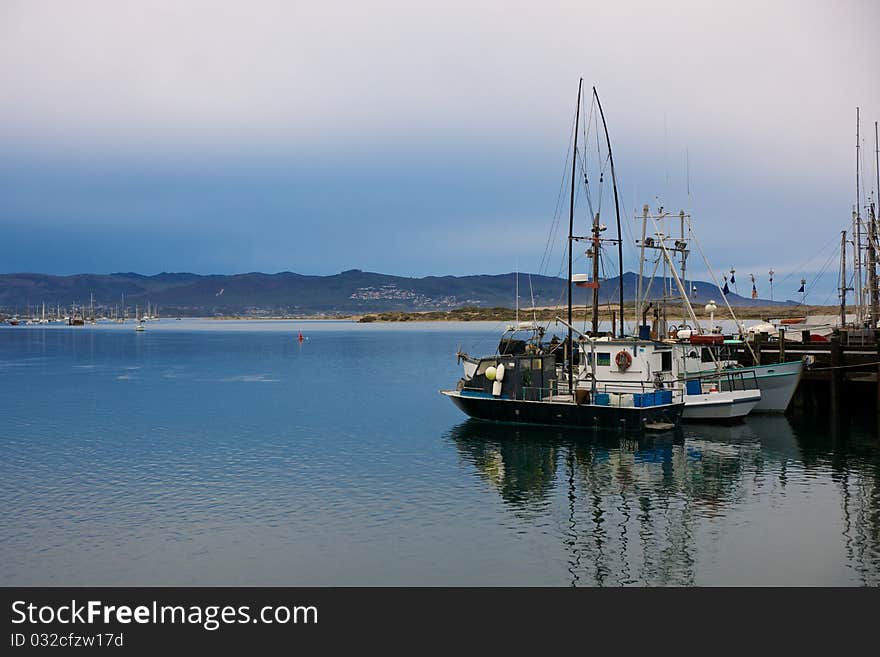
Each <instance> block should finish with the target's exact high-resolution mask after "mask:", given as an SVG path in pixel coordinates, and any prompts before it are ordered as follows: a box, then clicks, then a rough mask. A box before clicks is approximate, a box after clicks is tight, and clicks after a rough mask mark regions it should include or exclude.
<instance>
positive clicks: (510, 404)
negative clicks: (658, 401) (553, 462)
mask: <svg viewBox="0 0 880 657" xmlns="http://www.w3.org/2000/svg"><path fill="white" fill-rule="evenodd" d="M440 392H441V394H443V395H445V396H446V397H449V399H450V400H451V401H452V403H453V404H455V405H456V406H457V407H458V408H459V409H461V410H462V411H463V412H464V413H465V414H466V415H468V416H470V417H473V418H477V419H480V420H489V421H492V422H505V423H511V424H539V425H548V426H567V427H581V428H588V429H615V430H622V431H625V432H633V433H641V432H643V431H645V430H646V425H649V426H648V428H649V429H650V425H658V424H664V425H666V424H671V425H678V424H679V422H680V420H681V414H682V410H683V409H684V404H682V403H677V404H663V405H658V406H647V407H634V406H601V405H595V404H582V405H578V404H573V403H571V402H561V401H560V402H551V401H522V400H516V399H503V398H497V397H491V396H482V395H480V396H471V395H466V394H462V393H461V392H459V391H457V390H441V391H440Z"/></svg>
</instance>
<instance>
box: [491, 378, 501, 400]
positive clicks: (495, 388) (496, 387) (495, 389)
mask: <svg viewBox="0 0 880 657" xmlns="http://www.w3.org/2000/svg"><path fill="white" fill-rule="evenodd" d="M492 395H493V396H494V397H500V396H501V381H498V380H497V379H496V381H495V383H493V384H492Z"/></svg>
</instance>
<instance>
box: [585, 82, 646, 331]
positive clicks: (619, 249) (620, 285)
mask: <svg viewBox="0 0 880 657" xmlns="http://www.w3.org/2000/svg"><path fill="white" fill-rule="evenodd" d="M593 97H594V98H595V99H596V105H597V107H598V108H599V116H601V117H602V127H603V128H605V143H606V144H607V146H608V162H609V163H610V164H611V184H612V186H613V188H614V212H615V213H616V215H617V263H618V279H617V282H618V291H619V296H620V337H621V338H622V337H624V333H625V331H624V326H623V235H621V232H620V201H619V200H618V196H617V176H616V175H615V174H614V155H612V154H611V138H610V137H609V136H608V124H607V123H605V113H604V112H603V111H602V103H601V102H599V94H598V93H597V92H596V87H593ZM569 278H571V272H569ZM570 288H571V283H569V289H570ZM570 320H571V318H569V321H570ZM637 321H638V320H637Z"/></svg>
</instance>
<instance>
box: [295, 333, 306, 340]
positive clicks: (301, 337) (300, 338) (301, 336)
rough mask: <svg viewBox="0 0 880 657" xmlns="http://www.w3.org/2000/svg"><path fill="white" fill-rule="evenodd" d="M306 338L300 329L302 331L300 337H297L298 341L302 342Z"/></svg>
mask: <svg viewBox="0 0 880 657" xmlns="http://www.w3.org/2000/svg"><path fill="white" fill-rule="evenodd" d="M304 339H305V338H303V332H302V331H300V332H299V337H298V338H297V341H299V342H302V341H303V340H304Z"/></svg>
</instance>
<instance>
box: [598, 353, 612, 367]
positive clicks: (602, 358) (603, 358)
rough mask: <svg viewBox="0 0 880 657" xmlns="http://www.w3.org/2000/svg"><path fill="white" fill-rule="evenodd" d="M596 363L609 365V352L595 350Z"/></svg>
mask: <svg viewBox="0 0 880 657" xmlns="http://www.w3.org/2000/svg"><path fill="white" fill-rule="evenodd" d="M596 365H606V366H608V365H611V354H610V353H609V352H607V351H597V352H596Z"/></svg>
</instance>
